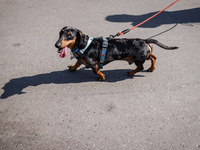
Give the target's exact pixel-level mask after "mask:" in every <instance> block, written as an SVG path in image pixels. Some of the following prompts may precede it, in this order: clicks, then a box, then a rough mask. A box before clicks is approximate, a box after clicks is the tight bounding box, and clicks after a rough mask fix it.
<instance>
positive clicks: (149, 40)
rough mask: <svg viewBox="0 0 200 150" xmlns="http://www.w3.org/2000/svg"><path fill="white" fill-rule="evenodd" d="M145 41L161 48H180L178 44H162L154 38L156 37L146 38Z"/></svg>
mask: <svg viewBox="0 0 200 150" xmlns="http://www.w3.org/2000/svg"><path fill="white" fill-rule="evenodd" d="M145 42H146V43H147V44H151V43H153V44H156V45H158V46H160V47H161V48H164V49H167V50H173V49H177V48H178V47H176V46H166V45H164V44H162V43H160V42H158V41H157V40H154V39H146V40H145Z"/></svg>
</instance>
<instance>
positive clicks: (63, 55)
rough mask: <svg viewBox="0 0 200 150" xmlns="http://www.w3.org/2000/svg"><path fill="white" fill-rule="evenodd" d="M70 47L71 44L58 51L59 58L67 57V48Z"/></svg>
mask: <svg viewBox="0 0 200 150" xmlns="http://www.w3.org/2000/svg"><path fill="white" fill-rule="evenodd" d="M70 45H71V43H70V44H68V45H67V46H65V47H64V48H59V49H58V53H60V57H61V58H64V57H65V56H66V55H67V47H69V46H70Z"/></svg>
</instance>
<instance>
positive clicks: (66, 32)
mask: <svg viewBox="0 0 200 150" xmlns="http://www.w3.org/2000/svg"><path fill="white" fill-rule="evenodd" d="M88 39H89V37H88V36H87V35H85V34H83V32H82V31H80V30H78V29H76V28H73V27H69V26H66V27H64V28H62V29H61V31H60V35H59V39H58V41H57V42H56V44H55V47H56V48H58V53H63V56H65V55H66V48H67V47H68V48H70V49H71V51H74V50H75V49H77V48H78V49H82V48H84V47H85V46H86V44H87V41H88Z"/></svg>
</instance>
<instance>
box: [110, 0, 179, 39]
mask: <svg viewBox="0 0 200 150" xmlns="http://www.w3.org/2000/svg"><path fill="white" fill-rule="evenodd" d="M178 1H179V0H176V1H175V2H173V3H171V4H170V5H169V6H167V7H166V8H164V9H163V10H161V11H159V12H158V13H156V14H155V15H153V16H151V17H149V18H148V19H146V20H145V21H143V22H141V23H139V24H138V25H136V26H134V27H132V28H130V29H126V30H123V31H122V32H119V33H117V34H116V35H110V37H112V38H114V37H116V36H120V35H123V34H126V33H128V32H129V31H131V30H133V29H135V28H137V27H139V26H141V25H142V24H144V23H145V22H147V21H149V20H151V19H152V18H154V17H155V16H157V15H159V14H160V13H162V12H163V11H165V10H166V9H168V8H169V7H171V6H172V5H174V4H175V3H177V2H178Z"/></svg>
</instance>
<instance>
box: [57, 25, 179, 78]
mask: <svg viewBox="0 0 200 150" xmlns="http://www.w3.org/2000/svg"><path fill="white" fill-rule="evenodd" d="M88 40H89V36H88V35H86V34H84V33H83V32H82V31H80V30H78V29H76V28H74V27H69V26H66V27H64V28H63V29H62V30H61V31H60V37H59V39H58V41H57V42H56V44H55V46H56V48H58V52H59V53H61V55H62V57H64V56H65V53H66V52H65V50H66V47H68V48H70V49H71V51H72V52H74V51H75V50H77V49H80V50H81V49H84V48H85V47H86V45H87V43H88ZM102 43H103V38H94V39H93V41H92V42H91V44H90V45H89V47H88V48H87V49H86V50H85V51H84V53H83V54H82V55H79V56H78V57H77V62H76V64H75V65H73V66H69V70H70V71H75V70H76V69H77V68H78V67H79V66H80V65H81V64H84V65H86V66H87V67H89V68H92V70H93V72H94V73H95V74H97V75H99V80H100V81H103V80H105V75H104V74H103V73H102V72H101V71H100V68H99V65H100V58H101V51H102ZM151 43H153V44H156V45H158V46H159V47H161V48H164V49H168V50H173V49H177V48H178V47H169V46H166V45H164V44H162V43H160V42H158V41H157V40H154V39H146V40H143V39H125V38H123V39H113V38H109V39H108V47H107V52H106V56H105V61H104V63H103V65H106V64H108V63H110V62H112V61H114V60H126V61H128V63H129V64H133V63H135V65H136V66H137V68H136V69H135V70H132V71H130V72H128V75H129V76H133V75H134V74H135V73H137V72H138V71H141V70H143V69H144V67H143V64H144V62H145V60H149V59H150V60H151V67H150V68H149V69H148V70H147V71H149V72H153V71H154V69H155V61H156V56H155V55H153V54H152V52H153V49H152V46H151V45H150V44H151Z"/></svg>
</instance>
